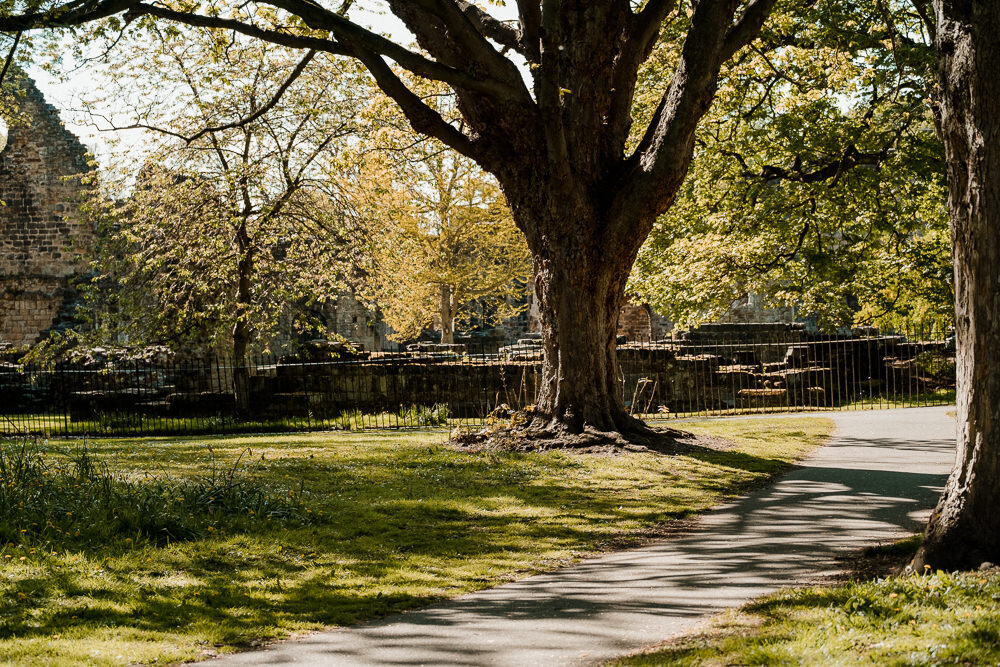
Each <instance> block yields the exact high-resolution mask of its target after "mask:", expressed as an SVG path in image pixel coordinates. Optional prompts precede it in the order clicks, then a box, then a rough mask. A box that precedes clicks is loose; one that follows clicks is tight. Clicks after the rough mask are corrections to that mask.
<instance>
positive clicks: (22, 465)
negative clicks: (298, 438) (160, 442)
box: [0, 440, 309, 550]
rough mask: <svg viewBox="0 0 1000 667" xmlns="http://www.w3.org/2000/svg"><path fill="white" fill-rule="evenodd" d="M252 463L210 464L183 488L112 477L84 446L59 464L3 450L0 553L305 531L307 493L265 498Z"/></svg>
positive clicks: (115, 473)
mask: <svg viewBox="0 0 1000 667" xmlns="http://www.w3.org/2000/svg"><path fill="white" fill-rule="evenodd" d="M209 451H210V452H211V448H209ZM244 454H246V455H247V456H246V457H245V456H244ZM249 455H250V452H249V450H247V451H245V452H243V453H241V454H240V456H239V457H237V459H236V460H235V461H233V462H232V463H231V464H229V465H228V466H225V467H220V465H219V462H218V460H217V459H216V458H215V457H214V455H213V456H212V460H211V464H210V466H209V469H208V470H207V471H206V472H205V473H204V474H201V475H198V476H195V477H192V478H182V479H178V478H176V477H173V476H171V475H170V474H169V473H160V474H150V473H146V474H142V475H137V474H134V473H129V472H126V471H124V470H122V469H119V468H113V467H111V466H110V465H109V464H108V462H107V461H106V460H103V459H99V458H97V457H95V455H94V454H93V452H92V451H91V449H90V448H89V447H88V446H87V445H85V444H84V445H77V446H76V447H74V448H73V449H72V450H71V451H70V452H69V453H68V454H67V455H63V456H59V455H53V454H52V453H51V452H46V451H45V450H44V449H43V448H41V447H40V446H39V445H38V444H37V443H33V442H31V441H28V440H21V441H19V442H13V443H10V442H7V443H0V543H7V544H9V545H19V544H24V545H29V546H32V547H37V548H40V549H47V550H54V549H66V548H101V547H105V546H110V545H115V546H117V547H123V546H125V547H127V548H137V547H141V546H143V545H147V544H150V545H164V544H168V543H170V542H177V541H179V540H193V539H197V538H203V537H206V536H208V535H211V534H212V533H213V532H215V531H226V530H230V531H231V530H234V529H235V530H244V529H245V524H246V523H247V522H248V521H249V522H253V521H270V520H272V519H295V520H297V521H298V522H300V523H301V522H302V521H304V520H305V517H306V516H307V513H308V512H309V510H307V509H306V508H305V507H304V506H303V504H302V501H301V497H302V495H303V490H302V488H301V487H300V488H299V489H298V490H296V489H284V490H278V489H276V488H268V486H267V485H265V484H262V482H261V479H260V477H259V475H258V474H257V472H258V467H259V466H258V465H257V464H255V463H251V462H248V461H247V460H246V458H247V457H249Z"/></svg>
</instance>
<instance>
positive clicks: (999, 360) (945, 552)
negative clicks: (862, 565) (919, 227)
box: [913, 0, 1000, 570]
mask: <svg viewBox="0 0 1000 667" xmlns="http://www.w3.org/2000/svg"><path fill="white" fill-rule="evenodd" d="M934 8H935V13H936V17H937V21H936V22H937V35H936V44H937V48H938V57H939V64H938V71H939V77H940V87H941V92H940V116H941V118H940V127H941V132H942V135H943V139H944V144H945V151H946V158H947V163H948V188H949V197H948V200H949V201H948V203H949V208H950V213H951V227H952V244H953V253H954V264H955V331H956V344H957V367H958V392H957V402H958V410H957V422H958V423H957V427H958V428H957V445H958V452H957V455H956V461H955V467H954V469H953V470H952V473H951V476H950V478H949V479H948V483H947V485H946V487H945V491H944V494H943V495H942V497H941V500H940V502H939V503H938V506H937V508H936V509H935V511H934V513H933V515H932V516H931V519H930V521H929V523H928V525H927V529H926V531H925V534H924V543H923V546H922V547H921V549H920V551H919V552H918V553H917V555H916V557H915V559H914V563H913V564H914V566H915V567H916V568H918V570H919V569H923V567H924V566H925V565H927V566H930V567H933V568H941V569H949V570H950V569H964V568H971V567H976V566H978V565H979V564H980V563H982V562H983V561H992V562H994V563H995V562H997V561H1000V285H998V280H1000V279H998V275H1000V274H998V273H997V267H998V266H1000V76H998V72H1000V3H998V2H996V0H935V2H934Z"/></svg>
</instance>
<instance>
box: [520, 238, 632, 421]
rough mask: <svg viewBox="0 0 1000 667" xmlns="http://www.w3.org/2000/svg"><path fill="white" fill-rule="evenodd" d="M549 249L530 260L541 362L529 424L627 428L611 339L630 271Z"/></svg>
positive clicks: (619, 264)
mask: <svg viewBox="0 0 1000 667" xmlns="http://www.w3.org/2000/svg"><path fill="white" fill-rule="evenodd" d="M572 254H573V252H572V249H569V248H563V249H555V252H553V255H554V256H552V257H547V258H544V259H537V260H536V262H535V294H536V296H537V298H538V302H539V305H540V306H541V308H540V312H541V314H542V319H541V333H542V349H543V353H544V358H545V363H544V365H543V368H542V384H541V387H540V390H539V395H538V400H537V402H536V404H535V423H534V426H535V427H536V428H538V427H540V428H543V429H544V430H546V431H550V432H553V433H555V434H559V433H562V432H565V433H569V434H573V435H575V434H580V433H583V432H584V431H594V432H598V433H609V432H620V433H626V434H627V433H629V432H633V431H636V430H638V429H639V428H640V423H639V422H638V420H636V419H634V418H632V417H631V416H629V415H628V413H627V412H626V411H625V408H624V404H623V402H622V387H621V383H620V382H619V379H618V359H617V355H616V344H615V339H616V336H617V332H618V313H619V311H620V309H621V304H622V300H623V294H624V276H627V275H628V271H629V269H630V268H631V267H630V265H629V266H624V265H623V262H622V261H621V260H618V261H615V260H613V259H610V258H609V259H608V260H607V261H605V262H603V263H599V264H592V263H589V262H583V261H580V258H574V257H572V256H571V255H572Z"/></svg>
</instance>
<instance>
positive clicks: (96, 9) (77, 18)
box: [0, 0, 139, 32]
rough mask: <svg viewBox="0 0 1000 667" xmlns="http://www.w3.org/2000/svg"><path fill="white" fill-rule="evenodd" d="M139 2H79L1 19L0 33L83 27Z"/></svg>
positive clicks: (112, 0)
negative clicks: (74, 26)
mask: <svg viewBox="0 0 1000 667" xmlns="http://www.w3.org/2000/svg"><path fill="white" fill-rule="evenodd" d="M138 3H139V0H98V1H97V2H94V1H93V0H78V1H74V2H68V3H66V4H64V5H59V6H58V7H53V8H52V9H48V10H46V11H44V12H33V13H31V14H17V15H11V16H4V17H0V32H21V31H25V30H36V29H38V28H51V27H61V26H73V25H81V24H83V23H87V22H89V21H96V20H98V19H103V18H107V17H109V16H112V15H114V14H118V13H121V12H124V11H127V10H128V9H130V8H131V7H134V6H135V5H137V4H138Z"/></svg>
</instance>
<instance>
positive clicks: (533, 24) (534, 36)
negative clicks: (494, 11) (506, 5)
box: [517, 0, 542, 63]
mask: <svg viewBox="0 0 1000 667" xmlns="http://www.w3.org/2000/svg"><path fill="white" fill-rule="evenodd" d="M517 15H518V18H519V20H520V23H521V31H520V32H521V46H522V50H521V53H522V54H523V55H524V57H525V58H527V59H528V62H532V63H538V62H539V61H540V60H541V51H540V50H539V48H540V47H539V32H540V29H541V27H542V5H541V0H517Z"/></svg>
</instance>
